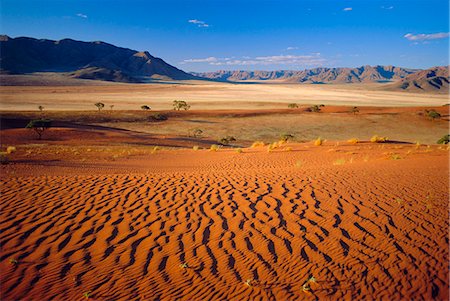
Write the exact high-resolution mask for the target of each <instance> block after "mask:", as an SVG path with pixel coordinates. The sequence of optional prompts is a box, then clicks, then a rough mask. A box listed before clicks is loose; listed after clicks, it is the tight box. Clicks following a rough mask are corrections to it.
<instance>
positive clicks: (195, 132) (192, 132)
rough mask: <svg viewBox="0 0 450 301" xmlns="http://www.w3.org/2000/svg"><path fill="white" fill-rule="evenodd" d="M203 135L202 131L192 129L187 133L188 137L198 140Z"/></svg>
mask: <svg viewBox="0 0 450 301" xmlns="http://www.w3.org/2000/svg"><path fill="white" fill-rule="evenodd" d="M202 135H203V131H202V130H201V129H192V130H190V131H189V136H191V137H194V138H199V137H201V136H202Z"/></svg>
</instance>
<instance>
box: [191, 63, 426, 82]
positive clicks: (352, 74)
mask: <svg viewBox="0 0 450 301" xmlns="http://www.w3.org/2000/svg"><path fill="white" fill-rule="evenodd" d="M417 71H418V70H417V69H407V68H401V67H394V66H373V67H372V66H362V67H359V68H322V67H320V68H314V69H308V70H301V71H291V70H279V71H223V70H222V71H217V72H206V73H193V74H194V75H196V76H199V77H204V78H208V79H215V80H221V81H242V80H283V81H284V82H289V83H310V84H323V83H339V84H342V83H366V82H386V81H395V80H399V79H402V78H405V77H406V76H407V75H409V74H412V73H414V72H417Z"/></svg>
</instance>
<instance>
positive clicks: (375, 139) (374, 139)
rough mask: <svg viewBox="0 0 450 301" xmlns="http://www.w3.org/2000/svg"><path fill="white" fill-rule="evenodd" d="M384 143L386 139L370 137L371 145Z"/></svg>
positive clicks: (375, 136)
mask: <svg viewBox="0 0 450 301" xmlns="http://www.w3.org/2000/svg"><path fill="white" fill-rule="evenodd" d="M386 141H388V138H387V137H380V136H378V135H374V136H372V138H370V142H372V143H383V142H386Z"/></svg>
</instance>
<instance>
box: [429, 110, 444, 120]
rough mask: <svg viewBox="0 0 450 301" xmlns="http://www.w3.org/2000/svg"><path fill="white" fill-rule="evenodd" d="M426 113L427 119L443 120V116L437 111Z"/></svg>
mask: <svg viewBox="0 0 450 301" xmlns="http://www.w3.org/2000/svg"><path fill="white" fill-rule="evenodd" d="M425 113H426V115H427V117H428V118H430V119H431V120H434V119H439V118H441V114H439V113H438V112H436V110H425Z"/></svg>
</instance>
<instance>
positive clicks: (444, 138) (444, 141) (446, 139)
mask: <svg viewBox="0 0 450 301" xmlns="http://www.w3.org/2000/svg"><path fill="white" fill-rule="evenodd" d="M449 140H450V135H444V136H442V138H441V139H439V140H438V141H437V144H448V142H449Z"/></svg>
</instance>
